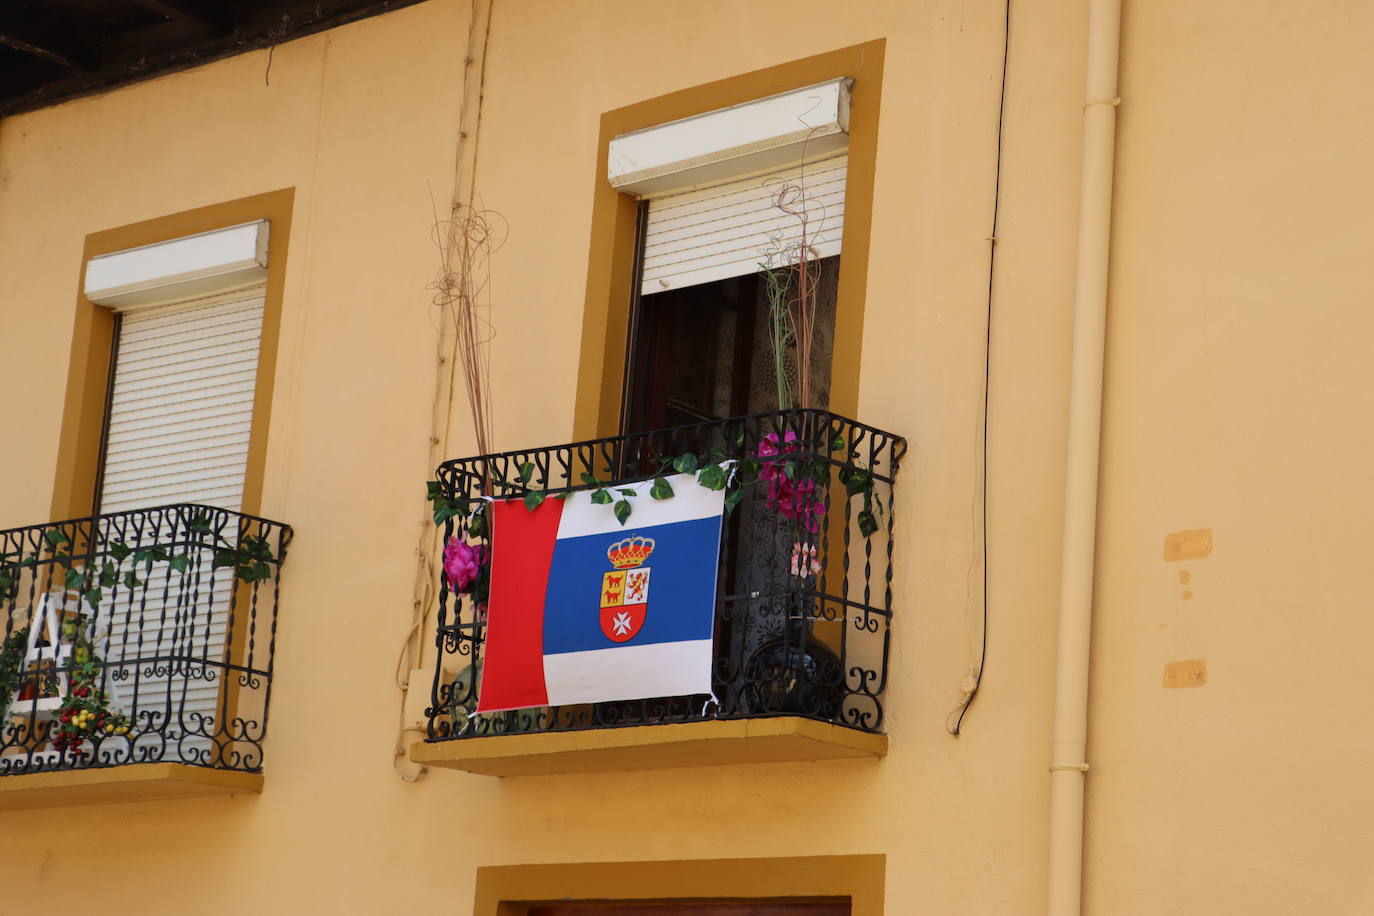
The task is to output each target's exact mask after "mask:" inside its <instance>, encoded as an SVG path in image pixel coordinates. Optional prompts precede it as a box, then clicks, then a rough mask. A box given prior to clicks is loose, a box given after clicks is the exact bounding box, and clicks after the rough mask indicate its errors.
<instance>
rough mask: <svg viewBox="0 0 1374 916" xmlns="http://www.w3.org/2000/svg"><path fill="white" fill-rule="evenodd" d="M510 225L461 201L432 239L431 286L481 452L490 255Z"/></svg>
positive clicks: (484, 445) (487, 438) (487, 441)
mask: <svg viewBox="0 0 1374 916" xmlns="http://www.w3.org/2000/svg"><path fill="white" fill-rule="evenodd" d="M508 232H509V227H508V225H507V223H506V219H505V217H503V216H502V215H501V214H500V213H497V212H496V211H494V210H483V209H478V208H474V207H466V206H460V207H456V208H454V211H453V215H452V217H451V218H449V219H447V220H436V221H435V223H434V244H435V246H436V247H437V248H438V249H439V272H438V274H437V276H436V277H435V279H434V282H432V283H430V284H429V288H430V289H432V290H434V299H433V302H434V307H435V308H437V309H439V310H440V311H441V312H442V313H444V316H445V317H446V319H447V321H445V322H443V323H442V324H443V326H444V327H445V330H446V331H447V330H448V329H449V328H451V329H452V333H454V334H456V335H457V336H458V340H457V346H456V347H455V350H456V352H457V356H458V361H459V363H460V366H461V368H462V371H463V386H464V388H465V389H466V390H467V395H468V406H469V408H470V409H471V411H472V428H473V432H474V435H475V436H476V439H477V452H478V453H479V454H483V455H485V454H489V453H491V452H492V451H493V449H492V404H491V342H492V340H493V339H494V338H495V336H496V334H495V329H494V327H493V325H492V322H491V308H492V303H491V257H492V255H494V254H495V253H496V252H497V251H499V250H500V248H501V246H502V245H503V244H505V241H506V236H507V234H508Z"/></svg>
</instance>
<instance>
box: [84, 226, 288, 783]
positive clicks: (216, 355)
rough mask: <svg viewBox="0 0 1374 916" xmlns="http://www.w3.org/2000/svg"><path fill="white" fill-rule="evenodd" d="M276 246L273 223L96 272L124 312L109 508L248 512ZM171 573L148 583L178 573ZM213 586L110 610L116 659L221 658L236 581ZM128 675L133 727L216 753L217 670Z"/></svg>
mask: <svg viewBox="0 0 1374 916" xmlns="http://www.w3.org/2000/svg"><path fill="white" fill-rule="evenodd" d="M268 240H269V232H268V224H267V222H266V221H263V220H258V221H254V222H251V223H246V224H243V225H239V226H231V227H227V228H224V229H218V230H214V231H211V232H206V233H200V234H197V235H192V236H186V237H182V238H177V239H171V240H168V241H166V242H161V243H158V244H155V245H148V246H143V247H139V248H134V249H130V250H126V251H118V252H112V253H110V254H107V255H102V256H100V257H97V258H93V259H92V260H91V262H90V264H89V265H88V266H87V270H86V284H85V287H86V296H87V298H88V299H90V300H91V301H92V302H93V303H95V304H96V305H98V306H102V307H110V308H112V309H113V310H114V313H115V334H114V344H113V349H112V356H111V360H112V363H113V368H112V371H111V374H110V379H111V381H110V391H109V402H108V407H107V412H106V416H105V422H104V431H103V436H102V443H101V452H100V466H99V469H98V471H97V476H96V480H97V486H96V493H95V497H94V500H95V507H96V511H97V512H100V513H102V514H106V515H109V514H114V513H120V512H127V511H131V510H137V509H149V508H152V507H155V506H165V505H171V504H174V503H198V504H204V505H208V506H216V507H218V508H221V509H229V510H231V511H234V512H237V511H239V510H240V509H241V508H242V503H243V490H244V479H245V474H246V470H247V462H248V447H249V439H250V435H251V432H252V427H253V401H254V393H255V389H256V386H257V375H258V354H259V350H260V347H261V341H262V324H263V303H264V284H265V280H266V276H267V261H268ZM162 536H163V537H165V538H167V539H168V540H170V539H171V538H172V537H173V536H174V532H173V531H172V530H168V531H166V532H164V533H163V534H162ZM165 565H166V564H155V565H153V566H151V567H149V568H148V569H147V570H146V571H145V577H147V578H163V579H167V578H169V576H168V571H167V570H166V569H165V568H164V567H165ZM210 578H211V579H213V580H214V581H213V584H212V583H210V582H209V581H207V583H206V584H207V586H212V587H207V588H206V590H205V591H206V594H207V595H210V596H212V599H211V600H209V601H206V602H202V603H200V604H199V605H198V606H196V607H193V608H187V607H182V606H176V604H175V602H173V605H172V606H166V607H164V606H163V602H162V601H160V600H158V598H157V596H156V594H154V595H153V596H152V597H151V598H150V599H149V600H148V601H145V602H143V603H142V604H141V606H140V607H139V608H138V609H137V612H135V611H134V610H133V609H132V608H130V609H127V610H126V612H125V613H122V614H121V613H112V614H107V615H105V617H106V619H105V620H104V621H102V622H103V624H104V626H103V627H102V631H101V632H102V635H103V636H104V638H106V639H108V648H107V649H106V655H105V657H106V658H107V659H109V660H110V661H112V662H116V663H118V662H119V661H120V660H125V659H143V658H162V657H171V658H174V659H184V660H186V661H187V662H189V661H190V660H193V659H194V660H200V659H205V660H214V659H223V658H224V657H225V654H226V651H227V648H228V646H227V641H228V632H229V617H230V593H231V591H232V586H233V577H232V574H230V573H229V571H228V570H225V569H219V570H213V571H211V573H210ZM97 616H100V615H97ZM197 667H199V666H197ZM116 673H117V674H118V675H119V676H118V677H117V678H116V679H115V680H123V681H127V682H128V683H127V684H125V685H123V686H124V689H123V690H122V691H121V693H124V694H128V696H125V697H123V698H122V703H121V705H122V706H123V707H125V709H124V711H125V714H126V715H128V716H129V717H130V718H131V719H132V720H133V721H137V722H142V723H146V724H148V725H150V726H152V727H153V728H154V729H156V730H157V731H158V732H159V733H160V734H161V735H163V736H165V737H166V738H167V739H169V740H175V744H176V753H177V754H178V755H179V756H181V758H182V759H183V760H187V761H188V762H190V761H192V760H197V759H200V758H202V757H203V756H204V755H206V754H207V753H208V752H209V749H210V747H211V745H212V741H211V737H210V736H211V735H214V734H215V733H216V732H217V731H218V729H219V727H220V723H219V722H218V717H219V716H220V715H221V711H220V701H221V693H222V690H223V687H224V685H223V684H221V683H220V680H221V678H220V671H219V670H218V669H217V668H214V667H205V668H204V669H203V671H201V670H197V671H192V670H191V668H190V666H189V665H188V664H180V665H179V664H171V665H146V664H145V665H138V664H129V665H126V666H123V667H119V668H117V669H116ZM130 687H132V688H133V689H129V688H130Z"/></svg>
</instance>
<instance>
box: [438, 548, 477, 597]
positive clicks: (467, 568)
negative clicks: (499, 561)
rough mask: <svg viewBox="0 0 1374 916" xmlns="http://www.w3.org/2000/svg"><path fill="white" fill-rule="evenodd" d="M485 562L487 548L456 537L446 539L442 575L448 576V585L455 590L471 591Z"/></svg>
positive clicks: (461, 591)
mask: <svg viewBox="0 0 1374 916" xmlns="http://www.w3.org/2000/svg"><path fill="white" fill-rule="evenodd" d="M486 563H487V548H485V547H483V546H482V545H480V544H476V545H474V544H468V543H465V542H463V541H461V540H459V539H458V538H456V537H453V538H449V539H448V544H447V545H445V547H444V575H446V576H448V587H449V588H451V589H453V590H454V591H455V592H460V593H465V592H470V591H472V587H473V586H474V585H475V584H476V582H477V579H478V577H479V576H480V575H481V574H482V567H484V566H485V565H486Z"/></svg>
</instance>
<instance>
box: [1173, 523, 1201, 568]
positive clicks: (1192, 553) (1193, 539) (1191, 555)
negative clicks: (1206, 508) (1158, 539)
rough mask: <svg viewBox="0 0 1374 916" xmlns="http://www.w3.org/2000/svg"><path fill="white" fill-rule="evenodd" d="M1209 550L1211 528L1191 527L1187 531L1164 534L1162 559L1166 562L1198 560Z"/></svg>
mask: <svg viewBox="0 0 1374 916" xmlns="http://www.w3.org/2000/svg"><path fill="white" fill-rule="evenodd" d="M1211 552H1212V529H1211V528H1191V529H1189V530H1187V531H1175V532H1173V533H1171V534H1166V535H1165V536H1164V559H1165V561H1166V562H1169V563H1177V562H1178V561H1179V560H1200V559H1202V558H1203V557H1205V556H1207V555H1208V554H1210V553H1211Z"/></svg>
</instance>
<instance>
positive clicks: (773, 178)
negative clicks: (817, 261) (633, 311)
mask: <svg viewBox="0 0 1374 916" xmlns="http://www.w3.org/2000/svg"><path fill="white" fill-rule="evenodd" d="M848 163H849V157H848V156H847V155H840V156H836V157H834V158H831V159H827V160H824V161H821V162H813V163H807V164H806V165H804V166H796V167H792V168H787V169H782V170H780V171H776V172H772V173H769V174H766V175H755V176H752V177H750V178H742V179H737V180H735V181H731V182H728V183H726V184H720V185H716V186H714V187H710V188H705V189H702V190H695V191H687V192H684V193H681V194H671V195H667V196H664V197H658V198H654V199H652V200H650V201H649V214H648V221H647V225H646V227H645V234H644V266H643V274H642V277H641V279H642V282H641V285H640V294H641V295H645V296H647V295H651V294H653V293H659V292H663V291H665V290H669V289H680V288H682V287H685V286H695V285H697V284H701V283H711V282H714V281H716V280H723V279H726V278H728V277H738V276H744V275H746V274H752V273H755V272H757V271H758V270H760V269H761V268H760V262H762V261H764V260H765V259H766V258H767V252H768V251H769V250H770V249H772V250H776V249H778V248H779V247H781V248H782V249H784V250H787V249H791V250H792V251H793V252H794V253H795V250H796V246H798V245H800V243H801V240H802V231H803V228H802V222H801V220H800V219H799V218H798V217H797V216H796V215H794V214H793V213H787V212H784V211H783V210H782V209H779V207H778V206H777V205H776V199H777V195H778V192H779V191H780V190H781V189H782V188H783V187H784V186H787V185H791V186H795V187H799V188H803V189H804V191H805V210H806V214H807V224H806V242H807V246H808V248H809V249H810V255H811V257H813V258H826V257H831V256H832V255H837V254H839V253H840V240H841V237H842V236H843V235H844V189H845V174H846V171H847V168H848ZM792 209H796V208H795V207H793V208H792ZM774 266H782V265H781V264H775V265H774Z"/></svg>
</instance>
